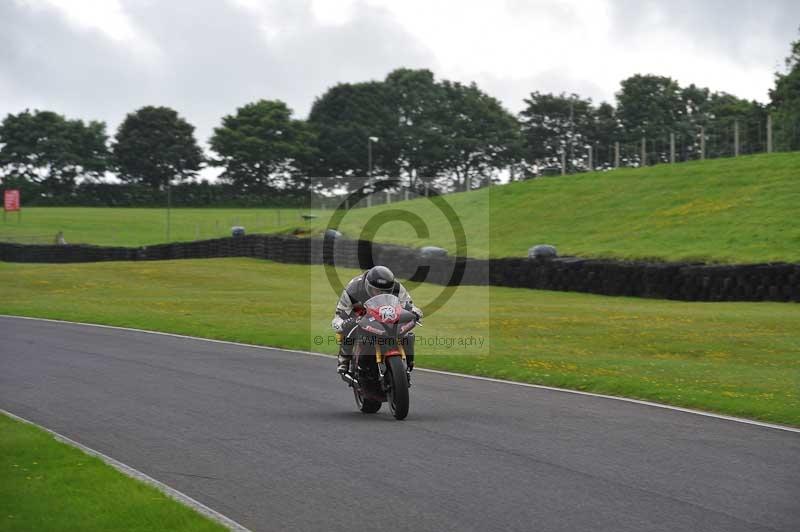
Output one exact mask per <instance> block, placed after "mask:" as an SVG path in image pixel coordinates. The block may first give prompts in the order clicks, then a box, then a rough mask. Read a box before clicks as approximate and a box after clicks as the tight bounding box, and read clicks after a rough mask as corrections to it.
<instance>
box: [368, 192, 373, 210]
mask: <svg viewBox="0 0 800 532" xmlns="http://www.w3.org/2000/svg"><path fill="white" fill-rule="evenodd" d="M367 207H372V195H371V194H370V195H369V196H367Z"/></svg>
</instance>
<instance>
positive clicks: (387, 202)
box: [384, 190, 392, 205]
mask: <svg viewBox="0 0 800 532" xmlns="http://www.w3.org/2000/svg"><path fill="white" fill-rule="evenodd" d="M384 192H386V205H391V203H392V193H391V192H389V191H388V190H385V191H384Z"/></svg>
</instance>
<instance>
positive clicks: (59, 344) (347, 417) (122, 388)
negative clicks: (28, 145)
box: [0, 318, 800, 532]
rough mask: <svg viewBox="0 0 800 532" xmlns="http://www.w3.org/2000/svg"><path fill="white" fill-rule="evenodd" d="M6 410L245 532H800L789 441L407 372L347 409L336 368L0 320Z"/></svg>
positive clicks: (272, 352) (266, 352)
mask: <svg viewBox="0 0 800 532" xmlns="http://www.w3.org/2000/svg"><path fill="white" fill-rule="evenodd" d="M0 338H1V341H0V408H3V409H5V410H8V411H9V412H12V413H14V414H17V415H19V416H22V417H24V418H27V419H29V420H31V421H34V422H36V423H39V424H41V425H43V426H45V427H47V428H50V429H52V430H55V431H57V432H59V433H61V434H63V435H65V436H68V437H69V438H72V439H74V440H77V441H78V442H80V443H83V444H84V445H87V446H89V447H91V448H94V449H96V450H98V451H100V452H103V453H105V454H107V455H109V456H111V457H113V458H115V459H117V460H119V461H121V462H124V463H126V464H128V465H130V466H132V467H134V468H136V469H139V470H140V471H142V472H144V473H146V474H148V475H150V476H152V477H154V478H156V479H158V480H160V481H162V482H164V483H166V484H168V485H170V486H172V487H174V488H176V489H178V490H180V491H182V492H184V493H186V494H187V495H189V496H190V497H193V498H195V499H197V500H199V501H200V502H202V503H204V504H206V505H208V506H210V507H211V508H214V509H215V510H217V511H219V512H221V513H223V514H225V515H227V516H229V517H231V518H232V519H234V520H236V521H238V522H239V523H241V524H242V525H244V526H246V527H249V528H251V529H253V530H298V531H314V530H324V531H336V530H353V529H354V527H355V528H357V529H364V530H372V529H374V530H417V531H419V530H430V531H444V530H458V531H468V530H476V531H484V530H525V531H531V530H536V531H552V530H564V531H581V530H592V531H606V530H607V531H614V532H621V531H628V530H630V531H637V532H642V531H651V530H663V531H669V532H674V531H681V530H691V531H711V530H714V531H721V532H734V531H747V532H756V531H761V530H763V531H774V530H782V531H792V532H796V531H798V530H800V434H798V433H794V432H788V431H782V430H778V429H774V428H767V427H760V426H754V425H747V424H742V423H736V422H733V421H729V420H723V419H715V418H709V417H704V416H699V415H694V414H690V413H686V412H679V411H673V410H666V409H660V408H654V407H650V406H646V405H641V404H634V403H627V402H622V401H616V400H612V399H605V398H600V397H590V396H582V395H575V394H569V393H563V392H557V391H550V390H542V389H536V388H529V387H522V386H514V385H509V384H503V383H495V382H486V381H480V380H474V379H465V378H459V377H452V376H446V375H438V374H432V373H422V372H416V373H415V380H414V386H413V387H412V389H411V393H412V395H411V400H412V405H411V413H410V415H409V418H408V419H407V420H406V421H403V422H397V421H395V420H394V419H393V418H391V416H390V414H389V413H388V409H386V406H385V405H384V409H386V410H384V409H382V410H381V412H379V413H378V414H375V415H371V416H370V415H363V414H361V413H359V412H357V411H356V410H355V406H354V403H353V400H352V394H351V392H350V391H349V389H348V388H347V387H346V386H345V384H344V383H343V382H342V381H341V380H339V378H338V377H337V376H336V375H335V372H334V366H335V362H334V360H332V359H330V358H325V357H316V356H310V355H304V354H299V353H291V352H286V351H281V350H277V349H259V348H249V347H243V346H236V345H230V344H222V343H212V342H204V341H201V340H192V339H186V338H178V337H171V336H165V335H153V334H146V333H139V332H135V331H125V330H116V329H108V328H97V327H89V326H81V325H71V324H63V323H53V322H44V321H32V320H22V319H14V318H0Z"/></svg>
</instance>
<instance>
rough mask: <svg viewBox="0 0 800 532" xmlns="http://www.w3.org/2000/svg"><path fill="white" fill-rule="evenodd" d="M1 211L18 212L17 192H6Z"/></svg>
mask: <svg viewBox="0 0 800 532" xmlns="http://www.w3.org/2000/svg"><path fill="white" fill-rule="evenodd" d="M3 210H5V211H18V210H19V190H6V191H5V193H4V194H3Z"/></svg>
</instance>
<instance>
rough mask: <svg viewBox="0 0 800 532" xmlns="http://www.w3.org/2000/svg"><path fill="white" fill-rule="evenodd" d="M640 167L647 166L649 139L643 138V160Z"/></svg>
mask: <svg viewBox="0 0 800 532" xmlns="http://www.w3.org/2000/svg"><path fill="white" fill-rule="evenodd" d="M640 163H641V164H640V166H647V139H646V138H644V137H642V158H641V161H640Z"/></svg>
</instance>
